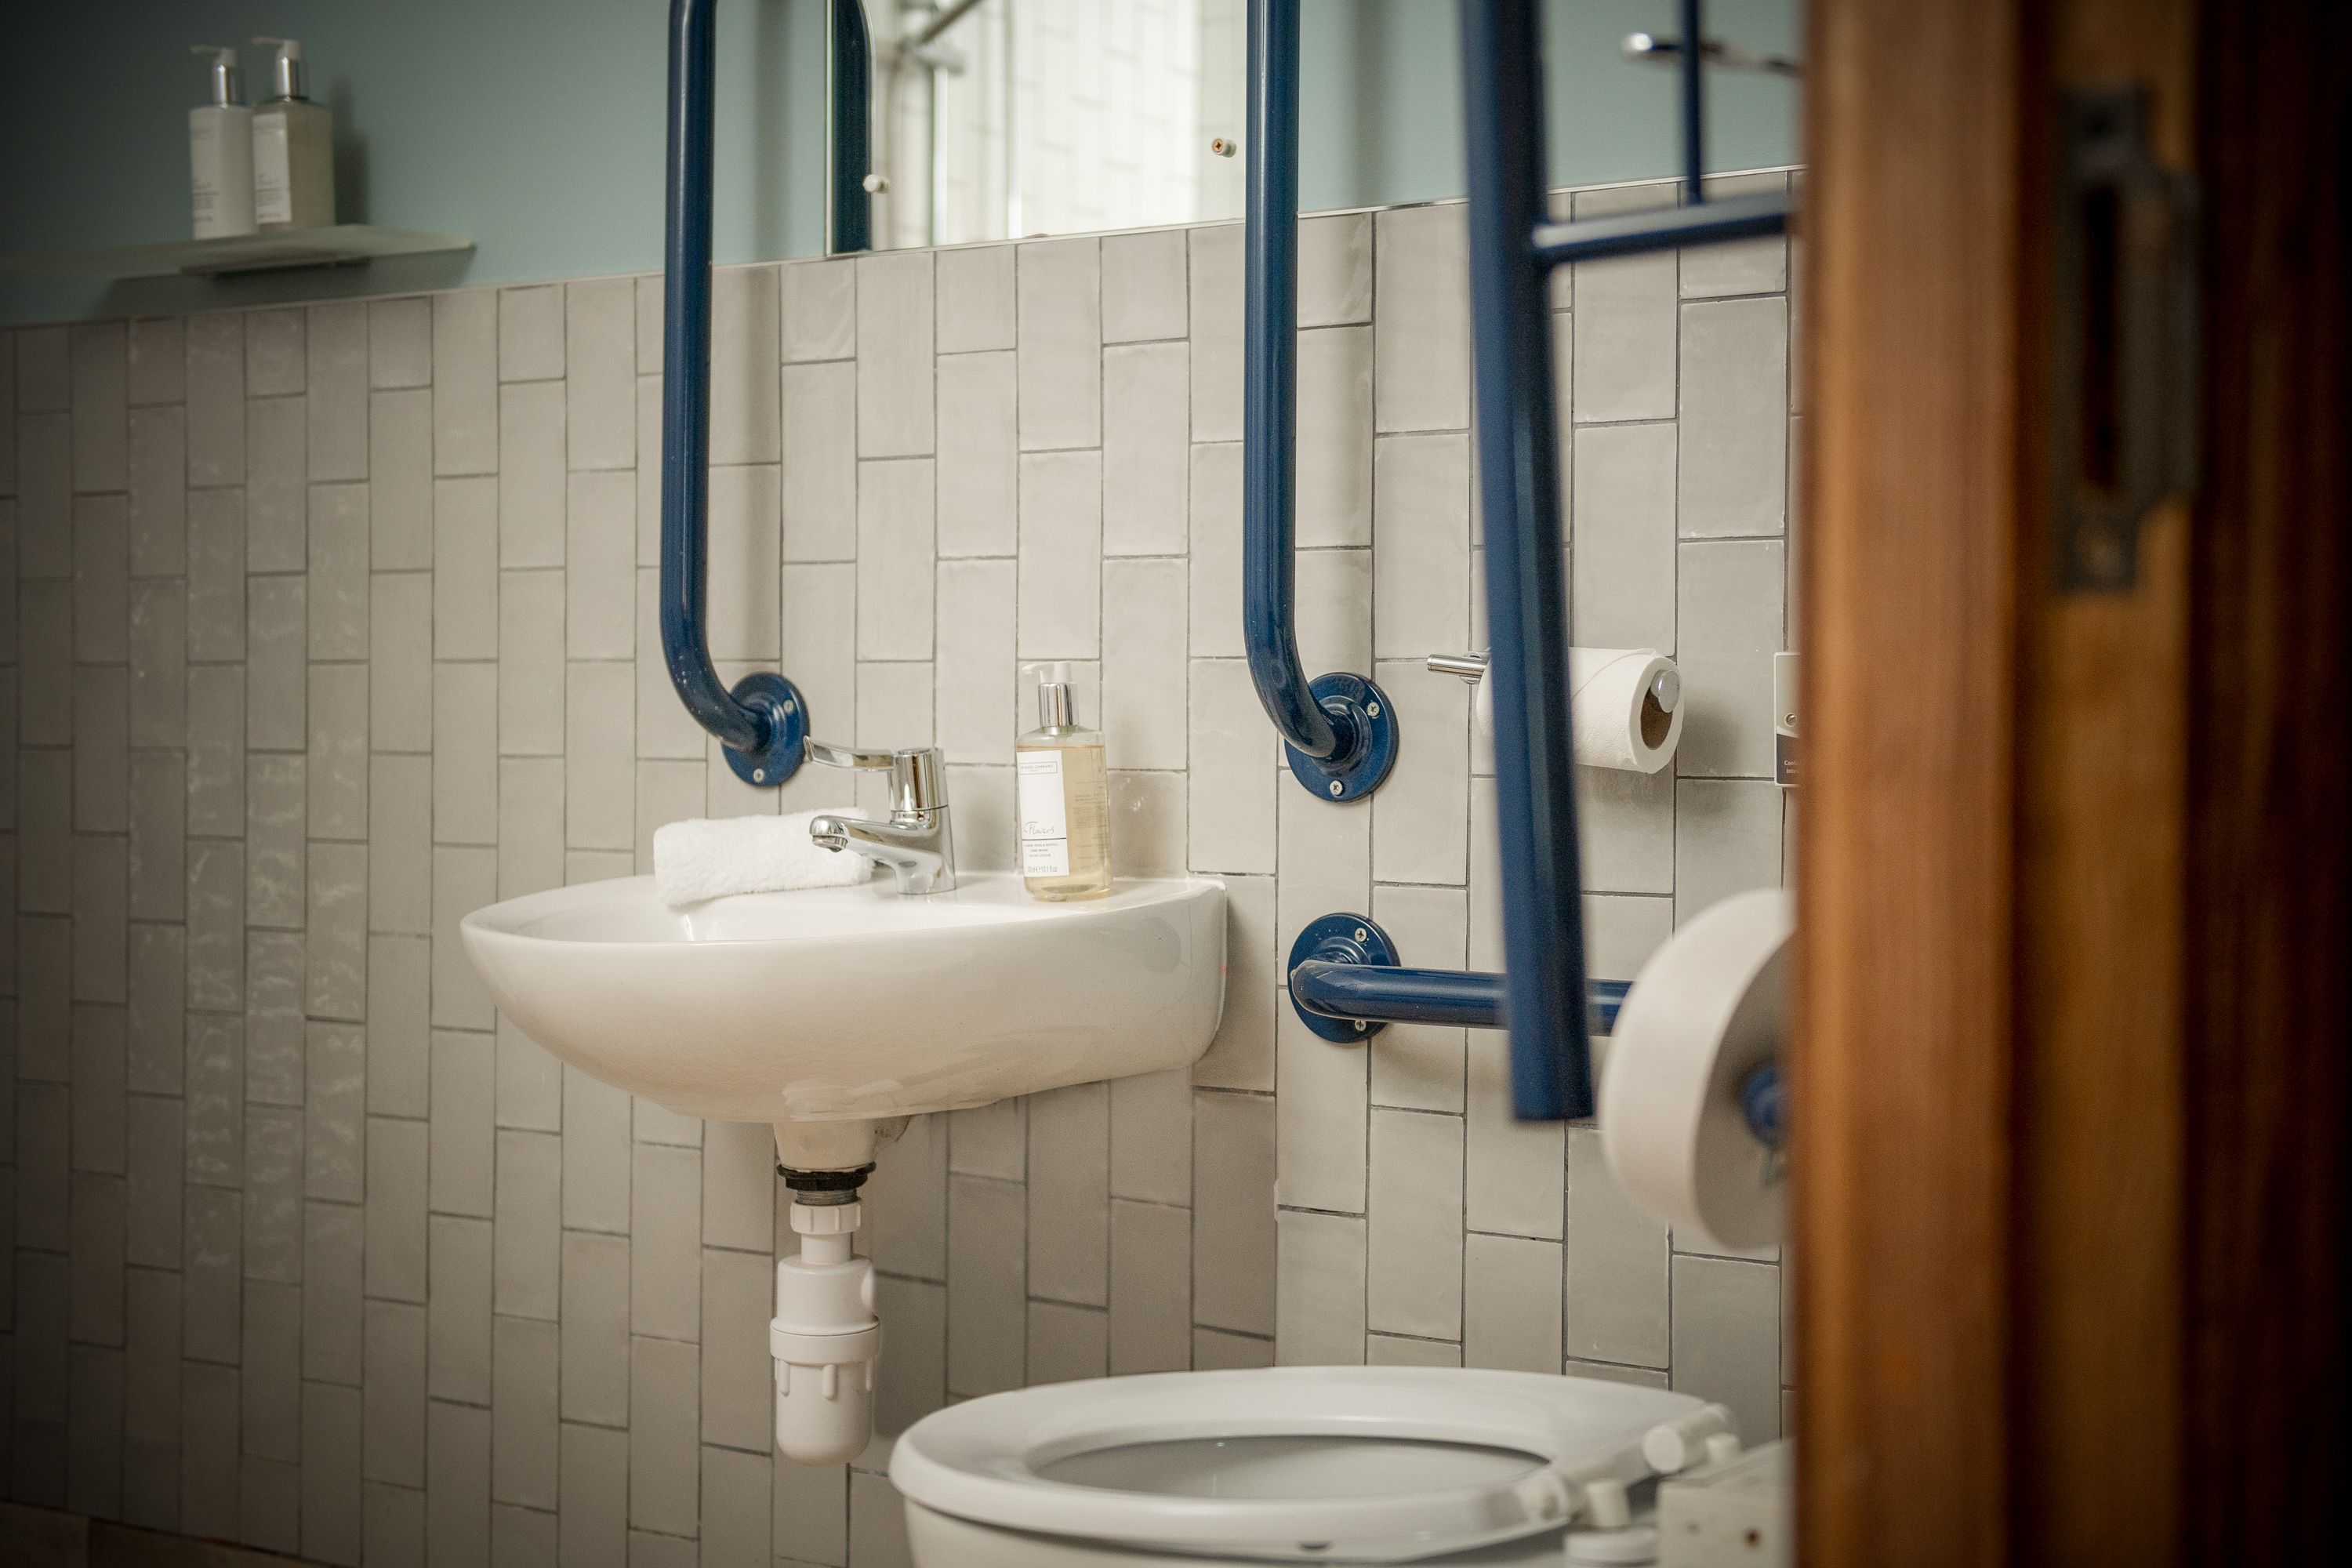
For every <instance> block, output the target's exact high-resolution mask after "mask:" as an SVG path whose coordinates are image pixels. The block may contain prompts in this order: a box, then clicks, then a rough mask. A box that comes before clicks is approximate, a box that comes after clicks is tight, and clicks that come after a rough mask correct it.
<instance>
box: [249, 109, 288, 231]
mask: <svg viewBox="0 0 2352 1568" xmlns="http://www.w3.org/2000/svg"><path fill="white" fill-rule="evenodd" d="M253 221H254V222H256V223H257V224H273V223H274V224H281V225H282V224H289V223H292V222H293V221H294V178H293V169H292V160H291V158H290V157H289V152H288V148H287V145H286V116H284V115H282V114H257V115H255V116H254V117H253Z"/></svg>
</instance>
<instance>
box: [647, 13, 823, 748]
mask: <svg viewBox="0 0 2352 1568" xmlns="http://www.w3.org/2000/svg"><path fill="white" fill-rule="evenodd" d="M715 9H716V0H671V3H670V9H669V17H670V40H669V190H668V200H667V209H668V211H667V236H666V239H665V244H664V248H663V274H662V352H663V356H664V357H663V361H662V363H664V364H665V365H667V367H668V374H667V375H665V376H664V377H663V378H662V444H661V454H662V476H661V479H662V484H661V635H662V655H663V658H664V662H666V663H667V665H668V667H669V679H670V684H671V685H672V686H674V687H676V688H677V695H678V700H680V701H682V702H684V703H685V704H686V710H687V711H688V713H691V714H693V715H694V720H695V722H696V723H698V724H700V725H701V726H702V727H703V728H704V729H705V730H708V731H710V732H711V733H712V734H713V735H716V736H718V737H719V741H720V742H722V743H723V746H724V749H725V751H726V754H727V765H728V766H729V767H730V768H732V769H734V770H735V773H736V776H737V777H739V778H740V779H742V780H743V782H744V783H746V784H757V785H760V786H761V787H762V788H766V789H773V788H774V787H776V786H777V785H779V784H782V783H783V782H784V781H785V780H786V779H788V778H790V777H792V776H793V773H794V772H796V771H797V770H798V769H799V767H800V765H801V748H802V743H803V742H804V741H805V740H806V739H807V737H808V702H807V700H806V699H804V698H803V697H802V696H801V693H800V688H798V687H796V686H794V685H793V683H792V682H791V681H789V680H787V679H784V678H783V677H782V676H781V675H776V674H772V673H770V672H768V671H766V670H755V671H753V672H752V673H751V674H750V675H747V676H745V677H744V678H743V679H740V680H739V681H737V682H736V683H735V689H733V690H732V691H730V690H729V689H727V687H726V685H725V683H723V682H722V681H720V679H719V672H718V670H716V669H714V668H712V667H711V663H710V639H709V564H710V563H709V545H710V533H709V489H710V468H709V463H710V168H711V130H710V126H711V99H712V78H713V76H714V74H715V67H714V58H715V56H716V53H717V38H716V29H715V28H714V26H713V24H712V14H713V12H714V11H715Z"/></svg>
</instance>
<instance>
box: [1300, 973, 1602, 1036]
mask: <svg viewBox="0 0 2352 1568" xmlns="http://www.w3.org/2000/svg"><path fill="white" fill-rule="evenodd" d="M1504 989H1505V987H1504V985H1503V977H1502V976H1501V975H1499V974H1482V973H1476V972H1475V971H1468V970H1460V969H1386V968H1380V967H1376V966H1374V965H1371V964H1364V963H1335V962H1333V961H1331V960H1329V959H1320V958H1310V959H1308V960H1307V962H1306V963H1301V964H1300V965H1299V966H1298V967H1297V968H1296V969H1294V970H1292V971H1291V972H1290V999H1291V1001H1292V1002H1293V1003H1294V1004H1296V1005H1298V1006H1301V1007H1304V1008H1306V1009H1307V1011H1308V1012H1310V1013H1315V1014H1318V1015H1320V1016H1323V1017H1326V1018H1339V1019H1344V1020H1348V1021H1349V1022H1362V1023H1374V1024H1434V1025H1442V1026H1450V1027H1455V1028H1469V1029H1499V1028H1502V1027H1503V1026H1504V1023H1505V1014H1506V1006H1505V1002H1504ZM1631 989H1633V988H1632V987H1631V986H1630V985H1628V984H1626V983H1625V982H1624V981H1622V980H1591V981H1587V982H1586V983H1585V986H1584V1017H1585V1025H1586V1026H1587V1027H1588V1028H1590V1029H1591V1031H1592V1033H1594V1034H1596V1035H1605V1034H1607V1033H1609V1031H1610V1030H1611V1029H1612V1028H1614V1027H1615V1026H1616V1024H1617V1010H1618V1008H1619V1007H1620V1006H1622V1005H1623V1004H1624V1001H1625V994H1626V993H1627V992H1628V991H1630V990H1631Z"/></svg>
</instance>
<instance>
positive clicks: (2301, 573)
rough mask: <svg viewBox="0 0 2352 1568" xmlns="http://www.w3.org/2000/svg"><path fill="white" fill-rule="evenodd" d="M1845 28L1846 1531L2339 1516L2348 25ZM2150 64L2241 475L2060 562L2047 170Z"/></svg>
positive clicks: (2302, 1544) (2105, 1542)
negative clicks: (2101, 107)
mask: <svg viewBox="0 0 2352 1568" xmlns="http://www.w3.org/2000/svg"><path fill="white" fill-rule="evenodd" d="M1808 53H1809V58H1810V62H1811V63H1810V68H1809V77H1808V93H1807V98H1808V116H1809V123H1808V145H1809V148H1810V149H1811V167H1810V170H1809V174H1808V179H1807V189H1806V211H1805V215H1804V222H1803V237H1804V271H1803V276H1802V279H1801V289H1802V295H1803V300H1804V315H1803V321H1804V330H1805V341H1804V344H1803V350H1802V352H1803V354H1804V369H1803V374H1804V377H1805V383H1804V392H1805V395H1804V409H1805V427H1804V441H1805V447H1806V452H1805V458H1804V465H1803V474H1804V479H1805V500H1804V505H1803V507H1802V509H1801V516H1802V518H1803V523H1802V532H1803V537H1802V539H1801V551H1800V557H1801V570H1802V574H1803V586H1802V594H1801V608H1802V612H1803V615H1804V626H1803V637H1802V646H1803V647H1805V648H1806V650H1807V656H1808V657H1807V659H1806V663H1805V679H1806V681H1807V690H1806V693H1805V697H1804V702H1803V712H1804V715H1805V732H1806V737H1807V739H1806V744H1807V746H1808V748H1809V752H1810V755H1809V756H1808V758H1807V763H1806V767H1807V774H1806V784H1805V788H1804V791H1803V793H1802V795H1801V797H1800V812H1801V817H1800V831H1799V834H1798V844H1799V855H1798V861H1799V871H1798V887H1799V897H1800V900H1801V902H1800V910H1801V917H1800V918H1801V923H1800V931H1801V937H1800V951H1801V957H1800V979H1799V985H1798V1009H1799V1014H1798V1026H1797V1030H1796V1038H1795V1043H1794V1046H1793V1047H1792V1053H1791V1055H1792V1063H1791V1079H1792V1093H1793V1096H1794V1110H1793V1122H1794V1126H1795V1128H1796V1137H1797V1145H1796V1157H1795V1160H1794V1162H1793V1173H1794V1205H1793V1206H1794V1229H1795V1245H1794V1247H1793V1258H1794V1262H1795V1266H1796V1268H1797V1269H1798V1275H1797V1280H1796V1289H1795V1297H1796V1303H1797V1310H1798V1325H1797V1331H1796V1334H1795V1336H1794V1338H1795V1344H1796V1358H1797V1371H1796V1378H1795V1382H1796V1400H1795V1403H1796V1411H1797V1428H1798V1433H1799V1439H1798V1449H1797V1454H1798V1463H1799V1477H1800V1479H1799V1489H1798V1503H1799V1512H1800V1531H1801V1539H1802V1542H1803V1547H1804V1552H1803V1560H1804V1561H1805V1562H1806V1563H1824V1564H1849V1563H1851V1564H1870V1563H1906V1564H1912V1563H1921V1564H1926V1563H1972V1564H1973V1563H2001V1562H2011V1561H2017V1562H2029V1561H2047V1562H2053V1563H2058V1562H2069V1563H2072V1562H2097V1561H2129V1562H2132V1563H2173V1562H2195V1561H2208V1562H2216V1563H2220V1562H2272V1561H2280V1562H2284V1561H2292V1560H2294V1557H2295V1554H2296V1553H2297V1552H2299V1551H2302V1550H2305V1548H2307V1547H2308V1546H2310V1545H2311V1544H2314V1543H2315V1542H2319V1541H2322V1540H2326V1539H2327V1538H2326V1536H2324V1535H2322V1534H2321V1533H2319V1531H2321V1529H2322V1527H2323V1523H2324V1521H2323V1520H2322V1518H2321V1510H2323V1508H2324V1506H2325V1504H2324V1500H2325V1498H2326V1486H2325V1484H2323V1482H2324V1479H2325V1478H2328V1477H2330V1476H2331V1475H2332V1474H2333V1473H2336V1472H2335V1471H2334V1469H2333V1467H2335V1466H2336V1464H2337V1463H2338V1462H2339V1461H2340V1460H2341V1458H2343V1454H2344V1445H2345V1439H2344V1438H2343V1437H2342V1436H2341V1435H2340V1434H2339V1433H2338V1432H2336V1430H2335V1427H2334V1425H2333V1413H2334V1410H2335V1409H2336V1405H2337V1404H2338V1403H2339V1402H2340V1395H2341V1394H2342V1392H2343V1385H2344V1376H2343V1372H2344V1358H2343V1355H2342V1352H2340V1350H2339V1349H2338V1348H2337V1345H2336V1338H2337V1336H2338V1334H2339V1333H2340V1320H2341V1318H2342V1315H2343V1309H2344V1293H2343V1290H2342V1286H2341V1281H2340V1279H2339V1278H2338V1276H2339V1274H2340V1262H2341V1258H2340V1252H2341V1248H2342V1245H2343V1244H2342V1236H2343V1226H2344V1222H2345V1219H2346V1214H2345V1205H2344V1199H2343V1189H2344V1185H2345V1176H2346V1173H2347V1172H2346V1164H2347V1162H2346V1160H2345V1157H2344V1152H2343V1148H2342V1145H2343V1142H2344V1135H2343V1133H2342V1131H2341V1130H2340V1129H2341V1127H2342V1117H2343V1113H2344V1110H2345V1088H2346V1073H2345V1068H2344V1064H2343V1060H2342V1052H2343V1049H2344V1044H2345V1036H2346V1025H2347V1006H2346V989H2347V987H2346V981H2345V976H2344V973H2343V969H2342V961H2341V959H2340V957H2339V954H2340V953H2341V952H2343V951H2344V946H2345V937H2346V935H2347V931H2346V924H2347V921H2346V903H2347V894H2346V884H2347V874H2352V855H2347V831H2346V827H2345V823H2344V818H2345V816H2346V814H2347V811H2352V791H2347V785H2352V776H2348V775H2352V769H2348V768H2347V747H2352V702H2347V692H2352V679H2347V662H2352V653H2347V633H2348V632H2352V588H2347V556H2348V552H2347V549H2346V544H2345V539H2344V528H2345V521H2346V510H2347V452H2346V443H2347V439H2348V438H2352V437H2347V431H2352V422H2348V421H2347V409H2348V408H2352V402H2347V374H2352V373H2347V353H2352V343H2347V341H2346V332H2345V302H2344V299H2343V295H2344V292H2345V286H2344V279H2346V277H2347V276H2352V273H2347V251H2346V245H2345V226H2346V219H2345V213H2344V210H2343V202H2342V196H2341V195H2340V192H2339V191H2338V189H2337V187H2338V186H2339V185H2340V184H2341V183H2342V181H2343V178H2344V176H2345V173H2346V171H2345V170H2344V169H2343V168H2342V167H2340V166H2338V165H2337V163H2336V160H2339V159H2341V158H2342V156H2343V149H2344V148H2345V147H2346V146H2347V109H2346V103H2347V99H2352V67H2347V59H2352V45H2347V27H2346V24H2345V21H2344V19H2343V17H2342V16H2340V15H2336V14H2334V11H2333V9H2332V8H2331V7H2329V6H2327V5H2319V4H2314V3H2313V0H2283V3H2280V4H2275V5H2261V4H2256V5H2221V4H2220V3H2219V0H2202V3H2200V0H2052V3H2051V4H2047V5H2029V4H2024V3H2022V0H1995V3H1990V4H1988V3H1985V0H1814V4H1813V5H1812V7H1811V37H1810V38H1809V47H1808ZM2114 79H2137V80H2141V81H2145V82H2147V83H2148V84H2149V85H2150V87H2151V88H2152V89H2154V104H2155V127H2156V129H2155V134H2154V138H2153V139H2154V141H2155V142H2156V145H2157V147H2158V152H2159V154H2160V155H2161V156H2163V157H2165V158H2166V159H2167V160H2168V161H2169V162H2171V163H2174V164H2175V165H2176V166H2179V167H2185V168H2192V169H2194V171H2195V172H2196V173H2197V174H2198V175H2199V177H2200V180H2201V182H2202V184H2203V187H2204V191H2205V199H2204V205H2203V212H2202V217H2201V220H2200V222H2201V232H2202V244H2201V263H2202V265H2201V271H2202V278H2203V286H2204V289H2205V310H2204V312H2203V314H2204V322H2203V341H2204V342H2205V343H2206V345H2207V350H2206V356H2205V361H2204V374H2203V376H2202V378H2201V384H2200V385H2201V397H2202V417H2201V426H2202V441H2201V447H2202V454H2203V464H2204V473H2203V478H2202V482H2201V485H2200V489H2199V492H2198V496H2197V500H2196V503H2195V506H2194V508H2193V510H2192V509H2191V508H2189V507H2188V506H2184V505H2179V504H2174V505H2171V506H2168V507H2167V508H2164V509H2160V510H2159V512H2158V514H2157V515H2155V516H2154V517H2153V518H2152V519H2151V521H2150V524H2149V527H2148V529H2147V533H2146V535H2145V536H2144V539H2143V543H2142V553H2141V563H2140V572H2139V575H2138V581H2137V584H2136V585H2135V586H2134V587H2133V588H2132V589H2131V590H2129V591H2128V592H2124V593H2110V594H2062V593H2060V592H2058V590H2057V589H2056V588H2055V586H2054V582H2053V573H2052V571H2051V568H2050V562H2051V559H2052V552H2051V548H2050V544H2049V539H2048V534H2049V528H2050V521H2049V518H2050V512H2051V508H2050V506H2049V504H2048V500H2049V496H2050V495H2051V494H2052V493H2053V489H2052V486H2051V483H2050V481H2049V478H2048V475H2049V473H2050V468H2049V461H2048V453H2047V450H2046V437H2045V434H2044V433H2045V432H2046V431H2047V430H2048V428H2049V426H2050V419H2049V412H2050V410H2049V405H2048V396H2049V395H2048V392H2047V388H2048V386H2049V374H2048V366H2047V353H2048V350H2047V346H2046V345H2047V343H2048V342H2049V338H2050V332H2049V324H2050V317H2051V307H2050V304H2049V297H2050V295H2049V286H2048V279H2049V277H2050V267H2049V254H2050V242H2051V241H2050V233H2051V231H2050V226H2049V224H2048V222H2047V219H2046V215H2047V213H2048V211H2049V209H2050V206H2051V199H2050V190H2051V185H2050V182H2049V179H2048V177H2047V174H2046V171H2047V170H2049V169H2050V168H2052V167H2053V157H2052V154H2051V153H2050V143H2051V134H2052V128H2053V121H2054V116H2055V106H2056V103H2057V100H2058V92H2059V90H2060V89H2061V88H2062V86H2063V85H2065V84H2068V83H2078V82H2079V83H2087V82H2093V81H2102V80H2114ZM2249 1531H2252V1533H2251V1534H2249V1533H2248V1532H2249Z"/></svg>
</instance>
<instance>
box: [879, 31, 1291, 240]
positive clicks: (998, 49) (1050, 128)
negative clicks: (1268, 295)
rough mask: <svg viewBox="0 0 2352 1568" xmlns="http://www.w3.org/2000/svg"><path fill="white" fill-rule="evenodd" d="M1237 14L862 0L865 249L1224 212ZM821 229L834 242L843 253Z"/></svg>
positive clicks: (1235, 203) (1238, 123)
mask: <svg viewBox="0 0 2352 1568" xmlns="http://www.w3.org/2000/svg"><path fill="white" fill-rule="evenodd" d="M851 3H852V4H854V0H851ZM843 9H845V6H843V5H836V6H835V12H836V20H835V27H836V29H838V28H840V27H841V26H842V25H843V24H842V21H841V19H840V18H839V16H838V13H839V12H840V11H841V10H843ZM1243 16H1244V0H940V3H939V4H937V5H905V6H900V5H898V4H896V3H895V0H866V30H867V33H868V35H869V37H870V46H871V59H872V62H873V64H872V70H873V76H872V108H871V115H872V126H873V143H872V152H871V173H870V174H868V175H867V177H866V182H865V184H866V191H867V192H869V193H871V195H870V200H869V202H868V205H867V216H868V221H869V224H870V233H871V237H872V244H873V245H874V246H875V247H877V248H885V249H887V248H893V247H905V246H920V245H961V244H965V243H968V242H970V241H973V240H982V239H1005V238H1010V237H1015V236H1023V237H1025V236H1030V235H1040V234H1072V233H1082V232H1092V231H1099V230H1105V229H1121V228H1142V227H1149V226H1156V225H1162V224H1180V223H1196V222H1201V221H1203V220H1206V219H1213V218H1231V217H1238V216H1241V210H1242V185H1243V171H1242V160H1241V159H1240V158H1239V157H1238V156H1236V155H1235V154H1236V153H1237V152H1238V149H1239V145H1240V138H1241V130H1242V113H1243V107H1244V78H1243V36H1242V25H1243ZM853 25H854V24H853ZM838 64H839V60H838V57H836V66H838ZM838 101H839V100H836V102H838ZM835 234H836V241H835V245H834V247H833V248H834V249H835V250H843V249H850V248H856V247H853V246H848V245H845V244H842V243H840V237H841V236H840V230H839V228H838V226H836V230H835Z"/></svg>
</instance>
